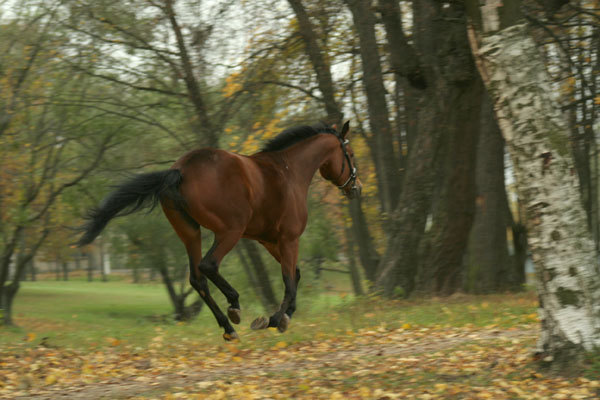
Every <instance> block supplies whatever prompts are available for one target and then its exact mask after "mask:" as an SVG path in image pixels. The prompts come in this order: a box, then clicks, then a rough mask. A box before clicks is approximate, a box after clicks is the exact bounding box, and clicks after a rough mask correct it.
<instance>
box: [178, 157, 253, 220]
mask: <svg viewBox="0 0 600 400" xmlns="http://www.w3.org/2000/svg"><path fill="white" fill-rule="evenodd" d="M172 168H176V169H178V170H179V171H180V172H181V175H182V177H183V179H182V182H181V186H180V192H181V194H182V196H183V197H184V198H185V199H186V203H187V206H188V212H189V214H190V215H191V216H192V218H194V219H195V220H196V221H197V222H198V223H199V224H200V225H202V226H204V227H206V228H208V229H210V230H212V231H218V230H223V229H231V228H232V226H235V225H240V227H241V226H243V225H245V224H246V223H247V222H248V220H249V218H250V216H251V214H252V206H251V202H252V200H251V197H252V193H251V190H250V187H251V184H250V182H249V179H250V178H249V175H250V174H251V172H249V171H248V168H249V166H248V165H246V162H245V161H244V157H243V156H240V155H237V154H235V153H230V152H228V151H225V150H220V149H213V148H202V149H197V150H192V151H190V152H188V153H186V154H184V155H183V156H182V157H181V158H180V159H179V160H177V161H176V162H175V164H173V167H172Z"/></svg>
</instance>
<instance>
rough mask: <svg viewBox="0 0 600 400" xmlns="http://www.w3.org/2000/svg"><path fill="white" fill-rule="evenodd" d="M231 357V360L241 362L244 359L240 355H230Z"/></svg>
mask: <svg viewBox="0 0 600 400" xmlns="http://www.w3.org/2000/svg"><path fill="white" fill-rule="evenodd" d="M231 359H232V360H233V361H235V362H242V361H244V359H243V358H242V357H238V356H235V357H232V358H231Z"/></svg>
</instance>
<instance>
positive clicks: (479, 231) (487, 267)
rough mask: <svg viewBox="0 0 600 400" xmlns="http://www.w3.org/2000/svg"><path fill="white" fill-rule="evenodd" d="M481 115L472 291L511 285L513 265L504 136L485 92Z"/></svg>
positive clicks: (467, 284)
mask: <svg viewBox="0 0 600 400" xmlns="http://www.w3.org/2000/svg"><path fill="white" fill-rule="evenodd" d="M481 118H482V121H481V133H480V136H479V142H478V145H477V166H476V168H475V181H476V187H477V197H476V202H475V204H476V210H475V220H474V222H473V227H472V228H471V233H470V237H469V248H468V252H467V254H468V257H467V270H466V276H465V279H464V289H465V291H467V292H470V293H492V292H496V291H498V290H501V289H503V288H506V287H507V286H510V284H509V281H510V279H507V275H509V271H510V270H511V266H512V261H511V260H510V258H509V254H508V241H507V235H506V230H507V228H509V227H510V223H511V221H510V220H509V217H510V215H509V213H510V211H509V208H508V199H507V196H506V189H505V186H504V139H502V133H501V132H500V128H498V124H497V123H496V119H495V117H494V111H493V108H492V104H491V101H490V99H489V96H488V95H487V94H484V95H483V101H482V112H481Z"/></svg>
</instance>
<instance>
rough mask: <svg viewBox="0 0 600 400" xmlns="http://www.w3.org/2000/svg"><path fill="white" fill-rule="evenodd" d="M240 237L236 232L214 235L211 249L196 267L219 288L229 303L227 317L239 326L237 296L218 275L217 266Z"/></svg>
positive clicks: (239, 316) (239, 315)
mask: <svg viewBox="0 0 600 400" xmlns="http://www.w3.org/2000/svg"><path fill="white" fill-rule="evenodd" d="M241 237H242V234H241V232H237V231H229V232H226V233H219V234H215V241H214V243H213V245H212V247H211V248H210V250H209V251H208V252H207V253H206V255H205V256H204V258H203V259H202V261H201V262H200V264H199V265H198V268H199V270H200V272H201V273H202V274H204V275H206V277H207V278H208V279H210V280H211V282H212V283H214V284H215V286H216V287H218V288H219V290H220V291H221V292H222V293H223V295H224V296H225V298H227V301H228V302H229V307H228V308H227V315H228V317H229V319H230V320H231V322H233V323H234V324H239V323H240V319H241V311H240V303H239V294H238V292H237V291H236V290H235V289H234V288H233V287H232V286H231V285H230V284H229V282H227V280H225V278H223V276H222V275H221V274H220V273H219V265H220V264H221V260H222V259H223V257H224V256H225V255H226V254H227V253H228V252H229V251H230V250H231V249H232V248H233V247H234V246H235V244H236V243H237V242H238V241H239V240H240V238H241Z"/></svg>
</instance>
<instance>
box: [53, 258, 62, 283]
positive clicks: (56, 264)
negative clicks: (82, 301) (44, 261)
mask: <svg viewBox="0 0 600 400" xmlns="http://www.w3.org/2000/svg"><path fill="white" fill-rule="evenodd" d="M60 267H61V262H60V258H57V259H56V260H54V275H55V276H56V280H57V281H60Z"/></svg>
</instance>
